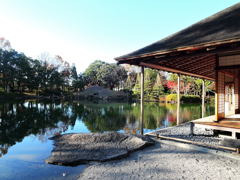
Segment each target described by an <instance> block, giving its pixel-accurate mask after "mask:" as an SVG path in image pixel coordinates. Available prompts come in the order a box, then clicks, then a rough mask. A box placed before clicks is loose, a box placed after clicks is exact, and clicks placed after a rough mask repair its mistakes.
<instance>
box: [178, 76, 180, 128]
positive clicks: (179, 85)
mask: <svg viewBox="0 0 240 180" xmlns="http://www.w3.org/2000/svg"><path fill="white" fill-rule="evenodd" d="M179 124H180V74H178V76H177V125H179Z"/></svg>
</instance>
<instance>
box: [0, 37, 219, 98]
mask: <svg viewBox="0 0 240 180" xmlns="http://www.w3.org/2000/svg"><path fill="white" fill-rule="evenodd" d="M92 85H98V86H102V87H105V88H109V89H111V90H123V91H126V92H128V93H131V94H132V95H133V96H134V97H136V98H139V97H140V71H139V68H138V67H136V66H130V65H117V64H115V63H107V62H104V61H101V60H96V61H94V62H93V63H92V64H90V65H89V66H88V68H87V69H86V70H85V72H83V73H80V74H78V73H77V69H76V67H75V65H70V64H69V63H68V62H67V61H64V60H63V58H62V57H61V56H59V55H56V56H54V57H52V56H50V55H49V54H48V53H43V54H41V55H40V56H39V58H38V59H32V58H30V57H27V56H26V55H25V54H23V53H19V52H17V51H15V50H14V49H12V48H11V44H10V42H9V41H7V40H6V39H4V38H0V94H3V95H4V94H5V93H15V94H16V93H19V94H24V93H25V94H30V95H43V96H50V95H51V96H52V95H55V96H65V95H74V93H76V92H79V91H82V90H84V89H85V88H87V87H89V86H92ZM180 87H181V90H180V91H181V94H184V95H195V96H201V93H202V88H201V87H202V80H200V79H196V78H192V77H188V76H181V84H180ZM205 87H206V91H207V94H208V95H210V94H213V91H214V83H213V82H210V81H206V82H205ZM144 89H145V92H144V93H145V97H146V99H147V100H159V99H161V98H162V97H163V96H165V95H166V94H176V91H177V76H176V75H175V74H171V73H166V72H162V71H157V70H153V69H147V68H146V69H145V83H144Z"/></svg>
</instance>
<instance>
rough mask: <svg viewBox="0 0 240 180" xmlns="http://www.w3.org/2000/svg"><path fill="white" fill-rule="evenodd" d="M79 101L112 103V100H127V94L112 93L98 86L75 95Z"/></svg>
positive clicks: (121, 92) (120, 92)
mask: <svg viewBox="0 0 240 180" xmlns="http://www.w3.org/2000/svg"><path fill="white" fill-rule="evenodd" d="M75 96H76V97H78V98H79V99H87V100H103V101H112V100H118V101H119V100H121V101H127V100H129V98H130V97H129V94H128V93H125V92H123V91H112V90H110V89H106V88H103V87H100V86H92V87H89V88H87V89H85V90H84V91H82V92H80V93H78V94H76V95H75Z"/></svg>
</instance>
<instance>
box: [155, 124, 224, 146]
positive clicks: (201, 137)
mask: <svg viewBox="0 0 240 180" xmlns="http://www.w3.org/2000/svg"><path fill="white" fill-rule="evenodd" d="M157 133H159V135H162V136H168V137H175V138H181V139H187V140H191V141H196V142H201V143H205V144H210V145H219V144H220V142H221V140H222V139H221V138H219V137H216V136H213V131H212V130H205V129H203V128H197V127H194V136H192V135H190V123H185V124H182V125H179V126H175V127H170V128H166V129H160V130H158V131H157Z"/></svg>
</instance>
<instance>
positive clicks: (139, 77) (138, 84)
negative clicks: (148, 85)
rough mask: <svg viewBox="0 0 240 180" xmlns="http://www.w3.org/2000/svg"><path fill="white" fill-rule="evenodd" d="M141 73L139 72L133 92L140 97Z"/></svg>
mask: <svg viewBox="0 0 240 180" xmlns="http://www.w3.org/2000/svg"><path fill="white" fill-rule="evenodd" d="M140 83H141V75H140V73H138V74H137V79H136V83H135V85H134V87H133V94H134V95H136V96H137V97H140V92H141V84H140Z"/></svg>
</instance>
